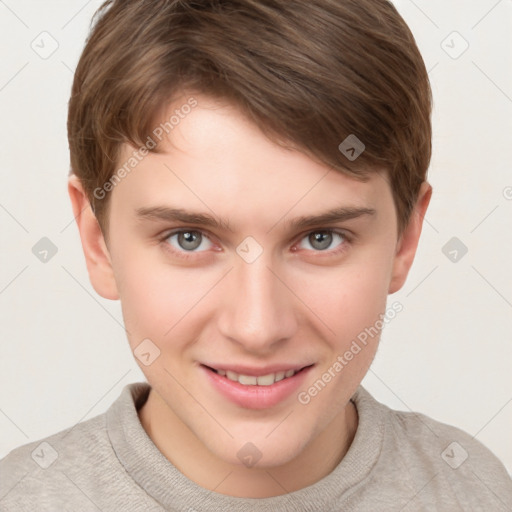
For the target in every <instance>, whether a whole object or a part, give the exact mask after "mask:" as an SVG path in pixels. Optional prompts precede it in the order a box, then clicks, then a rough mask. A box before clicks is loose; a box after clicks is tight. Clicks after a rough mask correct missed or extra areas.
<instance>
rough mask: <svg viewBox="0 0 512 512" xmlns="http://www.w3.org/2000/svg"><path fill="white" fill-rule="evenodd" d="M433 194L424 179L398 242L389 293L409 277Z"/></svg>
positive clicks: (397, 288)
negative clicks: (407, 222)
mask: <svg viewBox="0 0 512 512" xmlns="http://www.w3.org/2000/svg"><path fill="white" fill-rule="evenodd" d="M431 196H432V186H431V185H430V184H429V183H428V182H426V181H424V182H423V183H422V184H421V187H420V191H419V193H418V199H417V201H416V205H415V207H414V210H413V213H412V214H411V218H410V220H409V224H408V225H407V227H406V228H405V229H404V231H403V233H402V235H401V237H400V240H399V241H398V243H397V250H396V254H395V259H394V262H393V271H392V274H391V281H390V284H389V290H388V293H390V294H391V293H395V292H397V291H398V290H400V288H402V286H403V285H404V283H405V280H406V279H407V274H408V273H409V270H410V268H411V266H412V262H413V261H414V255H415V254H416V249H417V248H418V242H419V240H420V235H421V228H422V226H423V218H424V217H425V213H426V212H427V208H428V205H429V203H430V198H431Z"/></svg>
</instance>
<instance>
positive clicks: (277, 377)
mask: <svg viewBox="0 0 512 512" xmlns="http://www.w3.org/2000/svg"><path fill="white" fill-rule="evenodd" d="M203 366H205V368H207V369H208V370H211V371H212V372H214V373H216V374H217V375H220V376H222V377H226V378H227V379H229V380H231V381H233V382H238V383H239V384H242V385H244V386H272V384H275V383H276V382H280V381H282V380H286V379H289V378H290V377H293V376H294V375H296V374H297V373H300V372H302V371H303V370H305V369H306V368H309V367H310V366H313V365H309V366H304V367H303V368H300V369H298V370H287V371H280V372H275V373H268V374H267V375H260V376H255V375H243V374H241V373H236V372H234V371H232V370H218V369H216V368H211V367H210V366H206V365H203Z"/></svg>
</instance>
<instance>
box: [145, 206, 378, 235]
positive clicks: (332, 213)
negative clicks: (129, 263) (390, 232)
mask: <svg viewBox="0 0 512 512" xmlns="http://www.w3.org/2000/svg"><path fill="white" fill-rule="evenodd" d="M135 211H136V215H137V217H138V218H139V219H142V220H144V219H147V220H160V221H167V222H182V223H184V224H196V225H201V226H208V227H211V228H216V229H221V230H225V231H229V232H231V233H233V229H232V228H231V227H230V225H229V221H228V220H226V219H222V218H218V217H215V216H213V215H210V214H208V213H202V212H193V211H188V210H184V209H182V208H170V207H167V206H152V207H141V208H137V209H136V210H135ZM375 213H377V212H376V210H375V209H374V208H365V207H355V206H342V207H338V208H334V209H332V210H328V211H326V212H322V213H319V214H316V215H303V216H300V217H297V218H295V219H290V220H287V221H285V226H286V227H287V229H291V230H297V229H304V228H308V227H314V226H318V225H325V224H334V223H337V222H344V221H348V220H352V219H356V218H358V217H363V216H372V215H375Z"/></svg>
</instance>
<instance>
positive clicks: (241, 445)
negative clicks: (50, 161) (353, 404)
mask: <svg viewBox="0 0 512 512" xmlns="http://www.w3.org/2000/svg"><path fill="white" fill-rule="evenodd" d="M195 98H196V99H197V101H198V104H197V106H196V107H195V108H193V109H192V110H191V112H190V113H189V114H188V115H187V116H184V118H183V119H180V121H179V124H178V125H176V126H175V128H174V129H173V130H172V132H171V134H170V137H171V138H170V140H169V143H168V144H167V146H166V152H165V153H164V154H161V155H154V154H149V155H147V156H145V157H144V158H143V159H142V161H140V162H139V163H138V164H137V166H136V167H135V168H134V169H133V170H132V171H131V172H130V173H129V174H127V176H126V177H125V178H124V179H122V180H121V182H120V183H118V184H117V185H116V186H115V187H114V189H113V191H112V192H111V198H110V200H111V204H110V210H109V215H110V217H109V219H110V220H109V245H108V248H109V252H110V261H111V264H112V269H113V279H114V280H115V289H116V293H117V294H118V296H119V298H120V299H121V304H122V310H123V316H124V321H125V325H126V329H127V331H128V333H129V342H130V345H131V348H132V350H134V351H135V353H136V354H137V353H139V354H140V352H141V351H142V352H143V353H145V354H146V355H145V356H144V358H145V361H144V363H142V362H140V361H138V362H139V364H140V366H141V368H142V370H143V372H144V374H145V376H146V378H147V380H148V382H149V383H150V384H151V386H152V388H153V390H154V391H155V392H156V393H157V395H158V396H159V397H160V399H161V401H162V403H164V404H165V405H166V407H167V408H168V414H169V416H168V417H169V418H173V421H175V422H180V424H181V425H184V426H186V427H187V429H188V430H189V431H190V432H192V433H193V435H194V436H195V437H196V438H197V439H198V440H199V441H200V442H201V443H202V444H203V445H204V446H206V447H207V448H208V449H209V450H210V452H211V453H213V454H214V455H215V456H217V457H218V458H219V459H221V460H223V461H226V462H229V463H238V464H239V463H240V460H241V454H242V456H243V454H244V451H243V450H245V451H248V453H249V455H254V454H251V453H250V452H251V451H254V452H256V449H257V450H258V451H259V452H260V453H261V454H263V458H262V459H261V461H262V463H264V465H266V466H269V467H271V466H276V465H279V464H284V463H286V462H287V461H290V460H292V459H293V458H294V457H296V456H297V455H298V454H299V453H300V452H301V451H302V450H304V449H305V447H306V446H307V445H309V444H310V443H312V442H313V441H314V439H315V438H317V436H319V434H320V433H321V432H322V431H324V429H325V428H326V427H327V426H328V425H329V424H331V422H333V420H335V419H336V417H338V416H339V415H340V414H342V413H343V411H344V410H345V407H346V406H347V403H348V402H349V400H350V397H351V396H352V394H353V393H354V391H355V390H356V388H357V386H358V385H359V383H360V382H361V380H362V378H363V377H364V375H365V373H366V371H367V370H368V367H369V365H370V363H371V361H372V359H373V357H374V355H375V351H376V348H377V343H378V338H379V336H378V335H374V336H373V337H372V336H367V337H366V342H365V343H363V342H361V341H359V342H357V346H358V347H359V350H357V349H356V348H355V347H354V340H358V339H359V340H361V337H363V338H364V335H363V336H361V333H363V332H364V331H365V329H369V328H371V327H372V326H373V327H374V328H375V326H376V325H377V326H381V325H382V322H381V321H380V320H381V319H382V316H383V315H384V314H385V312H386V298H387V294H388V293H389V292H390V291H392V290H390V287H391V283H392V280H393V277H394V272H395V271H396V261H395V259H396V255H397V223H396V212H395V208H394V203H393V197H392V193H391V190H390V188H389V185H388V181H387V179H386V176H385V174H384V173H383V172H374V173H372V174H371V175H370V176H371V178H370V180H369V181H368V182H365V183H363V182H359V181H355V180H354V179H352V178H349V177H347V176H344V175H342V174H341V173H339V172H337V171H335V170H332V169H329V168H327V167H325V166H323V165H320V164H318V163H315V162H314V161H313V160H311V159H310V158H308V157H307V156H305V155H304V154H302V153H300V152H298V151H295V150H291V149H285V148H282V147H280V146H278V145H276V144H274V143H273V142H271V141H270V140H268V139H267V138H266V137H265V136H264V134H263V133H261V132H260V131H259V130H258V129H257V128H256V127H255V126H254V125H252V124H251V123H250V122H249V121H248V120H246V119H245V118H244V117H242V116H241V115H240V114H239V113H238V111H237V110H236V109H234V108H233V107H230V106H228V105H225V104H221V103H218V102H216V101H214V100H212V99H209V98H207V97H204V96H199V95H197V96H195ZM184 102H186V99H185V100H184ZM170 113H171V114H172V112H170ZM167 117H170V114H169V116H167ZM133 150H134V148H130V147H128V146H125V147H124V154H123V155H122V156H121V161H122V162H125V161H127V160H128V159H129V158H130V156H132V153H133ZM340 158H344V157H343V155H341V154H340ZM334 210H337V214H338V215H337V216H332V218H329V219H328V218H323V219H320V218H319V219H316V220H315V219H314V217H319V216H321V215H324V214H326V213H327V212H332V211H334ZM204 219H209V220H208V221H206V222H205V220H204ZM98 279H99V278H98ZM95 287H96V289H97V290H99V289H100V288H101V285H99V284H98V281H97V282H96V286H95ZM100 291H101V290H100ZM366 332H368V331H366ZM358 336H359V338H358ZM143 340H146V341H144V344H143V345H141V343H143ZM139 346H140V347H139ZM142 349H144V350H142ZM348 352H351V353H352V357H349V356H348V355H347V353H348ZM148 354H149V355H148ZM155 356H157V357H156V358H155ZM336 363H338V364H336ZM294 372H296V373H294ZM292 373H294V374H293V376H288V377H286V376H287V375H291V374H292ZM283 377H284V378H283ZM283 418H286V419H284V420H283ZM269 433H271V434H269ZM247 443H250V444H247ZM241 449H242V452H241V451H240V450H241Z"/></svg>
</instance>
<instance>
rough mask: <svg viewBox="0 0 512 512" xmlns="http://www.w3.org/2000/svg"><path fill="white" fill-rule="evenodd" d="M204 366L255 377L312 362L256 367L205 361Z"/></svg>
mask: <svg viewBox="0 0 512 512" xmlns="http://www.w3.org/2000/svg"><path fill="white" fill-rule="evenodd" d="M203 365H204V366H208V367H210V368H212V369H214V370H225V371H232V372H235V373H238V374H239V375H249V376H253V377H262V376H263V375H269V374H271V373H277V372H286V371H288V370H295V371H299V370H302V369H303V368H305V367H307V366H312V363H309V364H300V363H299V364H290V363H283V364H281V363H276V364H272V365H269V366H264V367H255V366H246V365H243V364H213V363H212V364H206V363H203Z"/></svg>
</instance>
